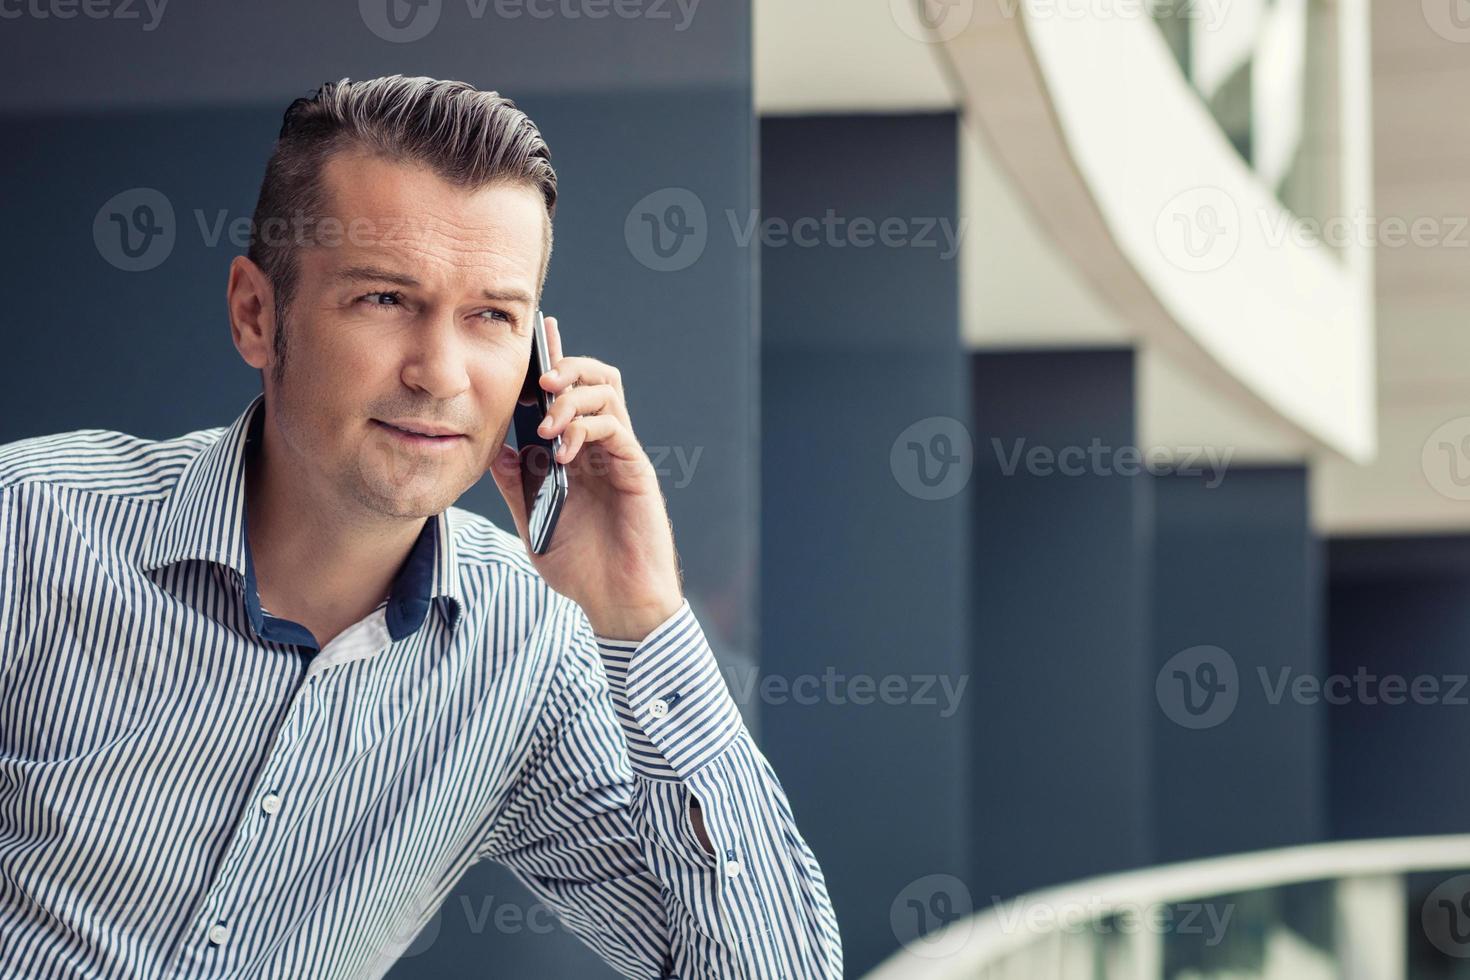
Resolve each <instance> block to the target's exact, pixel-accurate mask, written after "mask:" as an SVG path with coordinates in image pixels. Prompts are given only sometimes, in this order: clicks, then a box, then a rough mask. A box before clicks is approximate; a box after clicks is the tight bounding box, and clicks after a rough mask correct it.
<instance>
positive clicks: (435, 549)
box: [142, 392, 463, 643]
mask: <svg viewBox="0 0 1470 980" xmlns="http://www.w3.org/2000/svg"><path fill="white" fill-rule="evenodd" d="M264 404H265V394H264V393H263V392H262V393H260V394H257V395H256V396H255V397H254V398H253V399H252V400H251V402H250V404H249V405H248V406H246V408H245V410H244V411H243V412H241V413H240V415H239V416H238V417H237V418H236V419H235V421H234V422H233V423H232V424H231V425H230V426H229V427H227V428H226V429H224V430H223V432H222V433H221V434H220V435H219V436H218V437H217V438H216V439H215V441H214V442H212V443H210V444H209V445H207V446H205V447H204V449H203V451H201V452H199V453H198V454H196V455H195V456H194V457H193V458H192V459H190V460H189V461H188V463H186V464H185V465H184V469H183V471H182V472H181V473H180V474H179V479H178V483H177V484H175V486H174V489H173V492H172V493H171V494H169V496H168V498H167V499H166V500H165V501H164V503H163V510H162V512H161V513H160V515H159V521H158V524H157V525H156V529H155V531H154V534H153V537H152V541H151V542H150V544H149V547H148V548H147V549H145V553H144V554H145V557H144V559H143V562H142V567H143V568H144V569H145V570H147V571H152V570H153V569H156V568H162V567H164V566H166V565H172V564H174V563H176V562H181V561H189V560H196V561H209V562H215V563H216V564H220V565H223V566H225V567H226V568H231V569H233V570H234V571H235V572H236V573H237V574H238V575H239V576H240V579H241V581H242V582H243V583H244V585H245V588H244V592H245V601H246V606H247V609H248V610H249V612H250V620H251V625H252V626H254V627H255V630H256V632H257V633H259V634H261V635H262V636H263V638H267V639H270V638H271V637H265V636H264V633H263V630H264V628H265V626H266V624H265V622H264V617H263V614H262V613H261V611H260V595H259V592H258V590H257V588H256V584H255V562H254V560H253V558H252V557H251V555H250V549H249V542H248V540H247V538H246V535H245V462H246V459H247V455H246V449H247V446H248V445H249V444H250V442H251V439H252V437H254V436H256V435H257V434H258V433H259V430H260V426H261V425H262V424H263V422H264V418H265V410H264V407H263V406H264ZM435 598H440V599H443V600H447V601H446V602H444V603H441V604H440V610H441V613H442V614H443V615H444V616H445V618H446V619H447V621H448V622H449V625H450V627H451V628H453V627H454V626H455V625H456V624H457V623H458V621H459V617H460V613H461V611H462V604H463V598H462V597H461V594H460V590H459V571H458V561H457V558H456V555H455V548H454V528H453V526H452V524H451V523H450V519H449V508H445V509H444V510H442V511H440V512H439V513H438V514H435V515H434V516H433V517H431V518H429V519H428V520H427V521H425V522H424V529H423V531H422V532H420V534H419V537H418V540H417V541H416V542H415V543H414V546H413V549H412V550H411V551H410V552H409V556H408V560H407V561H405V562H404V564H403V568H402V569H401V570H400V571H399V573H398V577H397V578H395V579H394V581H393V591H392V593H391V594H390V595H389V597H388V609H387V625H388V633H389V635H390V636H392V638H393V639H394V640H401V639H403V638H404V637H407V636H409V635H411V634H413V633H414V632H415V631H416V630H417V629H418V628H419V627H420V626H421V625H423V622H424V618H425V616H426V614H427V612H428V608H429V606H430V605H431V604H432V600H433V599H435ZM272 620H273V623H272V625H274V623H277V622H283V621H280V620H274V617H272ZM307 635H309V634H307ZM280 638H281V639H282V641H283V642H287V643H298V642H309V641H308V640H307V639H306V638H305V637H304V636H298V637H296V638H292V637H291V636H287V635H285V634H282V635H281V637H280Z"/></svg>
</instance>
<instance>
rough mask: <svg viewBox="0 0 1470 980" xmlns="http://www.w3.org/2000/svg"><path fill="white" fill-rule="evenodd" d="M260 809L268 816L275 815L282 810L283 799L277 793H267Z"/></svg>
mask: <svg viewBox="0 0 1470 980" xmlns="http://www.w3.org/2000/svg"><path fill="white" fill-rule="evenodd" d="M260 808H261V809H262V810H264V811H265V812H266V814H267V815H270V814H274V813H275V812H276V811H277V810H279V809H280V808H281V798H280V797H279V796H277V795H276V794H275V793H267V794H265V797H264V798H263V799H262V800H261V801H260Z"/></svg>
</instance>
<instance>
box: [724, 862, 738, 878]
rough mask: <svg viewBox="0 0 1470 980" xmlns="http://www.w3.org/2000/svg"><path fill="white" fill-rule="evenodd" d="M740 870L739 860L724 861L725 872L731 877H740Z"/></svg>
mask: <svg viewBox="0 0 1470 980" xmlns="http://www.w3.org/2000/svg"><path fill="white" fill-rule="evenodd" d="M740 871H741V867H740V862H739V861H726V862H725V874H726V875H728V876H729V877H731V878H738V877H740Z"/></svg>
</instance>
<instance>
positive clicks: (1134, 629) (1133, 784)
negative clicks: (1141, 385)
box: [969, 350, 1154, 903]
mask: <svg viewBox="0 0 1470 980" xmlns="http://www.w3.org/2000/svg"><path fill="white" fill-rule="evenodd" d="M971 364H972V378H973V381H972V386H973V391H974V410H973V418H974V426H975V431H976V439H975V444H976V445H975V454H976V455H975V496H974V500H975V512H974V530H973V534H972V535H971V539H970V542H971V562H972V565H973V568H974V584H973V588H972V590H971V609H972V616H973V622H974V634H973V637H972V641H971V657H972V665H973V666H972V670H973V672H974V680H973V681H972V687H973V688H974V700H973V701H972V706H973V720H974V735H973V739H972V748H973V756H972V759H971V762H970V767H969V772H970V774H971V778H972V781H973V785H974V803H973V810H972V811H971V815H970V816H971V819H970V826H971V828H972V834H973V837H972V839H973V846H974V861H973V864H974V871H973V880H974V886H973V887H974V888H975V890H976V893H977V894H976V900H977V902H984V903H989V902H991V901H992V900H993V899H994V898H996V897H1000V898H1004V897H1007V896H1011V895H1015V894H1017V893H1020V892H1023V891H1027V890H1030V889H1033V888H1038V887H1041V886H1045V885H1051V884H1057V883H1059V882H1064V881H1070V880H1072V879H1076V878H1081V877H1086V876H1088V875H1091V874H1100V873H1104V872H1109V871H1115V870H1120V869H1124V868H1131V867H1136V866H1139V865H1142V864H1146V863H1147V862H1148V857H1149V848H1148V842H1149V836H1150V827H1151V822H1152V810H1151V790H1150V786H1149V749H1150V734H1151V733H1150V725H1151V722H1152V718H1153V714H1154V712H1153V708H1152V704H1153V691H1152V685H1151V684H1150V683H1149V675H1150V673H1151V671H1150V668H1149V659H1150V658H1149V653H1148V650H1149V647H1148V635H1149V605H1148V589H1149V585H1150V576H1149V567H1150V559H1151V550H1150V533H1151V526H1152V502H1151V498H1152V492H1151V491H1152V485H1151V482H1150V480H1149V478H1148V476H1147V474H1146V473H1144V472H1142V471H1141V468H1139V467H1137V466H1134V465H1131V464H1130V463H1129V462H1128V460H1127V459H1126V458H1124V459H1123V460H1122V461H1121V462H1122V464H1123V465H1122V466H1119V462H1120V460H1119V458H1118V456H1117V453H1118V451H1119V450H1121V449H1124V448H1126V447H1131V446H1134V445H1135V444H1136V442H1135V435H1134V433H1135V423H1134V408H1133V406H1134V355H1133V353H1132V352H1131V351H1126V350H1073V351H1057V352H1006V353H983V354H977V355H975V356H974V357H973V358H972V360H971ZM1120 470H1122V471H1123V472H1120Z"/></svg>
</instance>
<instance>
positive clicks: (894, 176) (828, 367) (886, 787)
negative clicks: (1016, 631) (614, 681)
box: [760, 114, 974, 976]
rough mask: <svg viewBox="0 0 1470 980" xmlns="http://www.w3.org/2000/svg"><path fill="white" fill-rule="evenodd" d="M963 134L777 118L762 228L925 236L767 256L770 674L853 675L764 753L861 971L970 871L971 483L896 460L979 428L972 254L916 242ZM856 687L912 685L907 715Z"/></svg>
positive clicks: (770, 713) (771, 737)
mask: <svg viewBox="0 0 1470 980" xmlns="http://www.w3.org/2000/svg"><path fill="white" fill-rule="evenodd" d="M955 127H956V120H955V117H954V116H953V115H949V114H943V115H923V116H881V115H879V116H848V117H827V116H820V117H802V118H799V119H787V118H782V119H766V120H763V121H762V124H761V208H762V217H764V218H765V219H767V220H770V221H773V222H782V223H792V226H793V227H794V223H795V222H796V221H798V220H799V219H801V218H817V219H821V218H823V217H824V216H825V215H826V213H827V210H828V209H831V210H832V211H833V213H834V218H840V219H842V220H843V221H844V222H849V223H850V222H852V221H853V220H854V219H857V218H868V219H870V220H872V221H874V222H880V221H882V220H883V219H884V218H889V217H894V218H900V219H902V220H903V221H904V222H905V223H906V224H907V226H908V227H912V228H914V229H915V231H914V234H913V235H912V236H904V240H905V241H907V242H908V243H909V244H907V245H902V246H899V245H893V246H889V245H882V244H878V243H876V242H875V243H873V244H872V245H869V246H863V247H858V246H855V245H853V244H851V243H848V242H847V240H846V239H845V238H844V237H843V235H844V234H845V233H843V232H838V231H836V230H834V233H833V237H832V238H831V239H830V240H829V239H827V238H826V236H825V234H823V235H822V237H821V239H820V242H819V243H818V244H815V245H811V246H803V245H799V244H797V243H796V242H794V241H785V242H784V243H783V242H782V241H781V240H780V239H773V241H772V243H771V244H769V245H765V246H763V247H762V248H761V267H760V268H761V306H762V311H761V322H762V328H763V331H764V333H763V337H762V345H761V374H762V385H761V468H762V469H761V474H762V476H761V487H762V491H761V506H762V514H761V522H760V525H761V571H760V582H761V609H762V617H761V650H762V664H761V666H762V673H763V674H765V675H766V676H767V677H769V678H771V679H772V682H773V683H776V682H779V683H782V684H791V683H795V682H797V680H798V679H799V678H802V677H816V678H822V677H823V676H824V675H826V674H828V673H829V672H830V673H831V675H832V676H833V678H834V680H833V682H832V686H831V687H830V688H829V689H828V690H830V691H832V692H834V693H833V694H828V693H824V694H823V695H822V696H821V697H820V698H818V699H816V702H815V703H809V704H799V703H796V702H795V701H794V700H792V699H790V698H787V697H786V696H784V695H782V694H780V693H776V694H775V695H774V697H773V698H771V699H770V702H769V703H765V704H763V706H762V712H763V717H764V719H765V721H764V725H763V732H764V742H765V746H766V752H767V755H768V756H769V757H770V758H771V761H772V763H773V764H774V765H775V767H776V770H777V771H778V772H779V773H781V775H782V781H783V784H784V785H785V787H786V790H787V792H788V793H789V795H790V797H791V800H792V805H793V807H794V808H795V812H796V815H797V818H798V819H799V820H800V821H801V822H802V826H803V828H804V831H805V833H806V835H807V837H808V840H809V841H810V843H811V845H812V848H813V850H814V851H815V852H816V854H817V857H818V858H819V859H820V860H822V862H823V869H824V871H825V872H826V875H827V884H828V887H829V889H830V891H831V894H832V901H833V904H834V906H835V908H836V910H837V915H838V919H839V921H840V923H841V925H842V932H843V945H844V951H845V959H846V965H847V971H848V975H849V976H860V975H862V973H863V972H865V971H866V970H867V969H869V968H870V967H872V966H873V965H874V964H875V963H876V962H877V961H878V960H879V959H881V958H882V957H884V956H887V955H888V954H890V953H891V952H892V951H893V950H894V949H895V948H896V947H897V945H898V943H899V941H900V940H901V939H906V938H912V937H913V935H914V934H915V933H914V930H913V926H914V923H913V922H911V921H906V920H905V918H904V917H906V916H910V915H911V914H912V913H911V912H910V910H909V907H908V906H907V904H906V900H907V899H909V898H915V899H917V900H919V901H920V902H922V903H923V904H924V905H925V906H926V907H927V906H929V905H930V904H932V903H933V902H934V901H936V900H938V901H950V902H951V907H957V906H958V903H959V895H958V889H957V888H956V887H955V885H954V884H953V882H948V879H935V878H931V877H930V876H932V875H950V876H953V877H954V878H955V879H958V880H960V881H961V882H962V881H963V879H964V878H965V876H966V873H967V872H966V852H967V848H966V836H967V833H968V822H967V820H966V818H965V812H966V810H967V808H968V806H969V804H968V790H967V779H966V776H965V757H966V745H965V742H966V740H967V736H968V726H967V722H966V720H965V719H966V717H967V714H968V711H967V709H968V703H969V699H970V698H972V697H973V696H974V691H973V685H971V687H970V688H957V687H956V685H958V684H959V683H961V678H962V676H963V675H964V674H965V672H966V667H965V659H966V642H965V633H966V619H967V617H966V611H965V604H966V598H967V593H966V586H965V582H966V571H965V568H966V546H965V540H966V519H967V517H966V515H967V508H968V487H967V486H965V484H964V481H963V480H962V479H959V480H957V481H955V485H954V486H952V487H942V488H941V489H946V490H953V492H952V493H950V494H949V495H947V496H945V497H942V498H940V499H920V498H919V497H916V496H914V495H913V494H912V493H911V492H910V489H911V488H914V487H916V486H922V485H921V484H917V483H916V477H915V473H914V472H913V470H912V462H911V459H912V457H910V456H909V455H908V453H907V450H906V448H904V447H900V453H899V456H898V458H897V460H895V459H894V458H893V453H892V449H893V446H894V443H895V440H897V439H898V437H899V436H900V433H902V432H904V431H905V430H906V429H908V428H909V427H911V426H913V425H915V424H916V423H919V424H922V423H923V420H925V419H949V420H952V421H953V420H963V419H964V418H965V415H966V409H967V396H966V393H965V380H966V379H965V376H964V355H963V353H962V351H961V350H960V349H959V343H958V336H959V330H958V283H959V281H958V267H957V264H956V260H955V259H954V258H953V257H950V258H944V257H942V254H941V253H942V251H943V250H942V249H938V248H930V247H927V246H923V245H918V244H915V243H916V241H917V240H918V237H919V235H920V231H919V230H918V229H917V223H918V219H925V218H928V219H935V220H936V222H937V219H939V218H945V219H947V220H948V221H950V222H951V223H952V222H953V221H954V219H955V214H956V206H957V205H956V187H957V183H956V161H955V154H956V143H955V137H956V128H955ZM895 147H902V148H903V152H894V148H895ZM773 227H776V226H774V225H773ZM834 229H835V225H834ZM807 240H810V238H808V239H807ZM856 240H857V241H860V240H862V239H861V238H859V239H856ZM890 241H893V242H897V241H899V237H898V236H892V237H890ZM839 242H840V243H844V244H836V243H839ZM955 424H956V425H961V424H962V423H961V422H958V421H955ZM906 467H907V471H906ZM961 476H962V474H961ZM838 675H840V676H841V678H842V680H840V681H839V680H837V677H838ZM859 677H866V678H869V679H870V680H871V681H872V683H873V684H875V685H876V684H878V683H880V682H881V681H882V679H884V678H894V679H893V680H890V681H889V682H888V683H889V684H890V688H889V692H890V697H889V699H888V701H885V700H884V699H882V698H881V697H879V696H877V695H875V694H874V691H873V690H872V689H867V688H866V687H862V686H859V685H860V684H866V683H867V682H865V681H863V682H860V681H858V680H857V678H859ZM941 677H942V678H943V679H945V680H947V681H948V682H949V683H950V684H951V690H957V692H958V695H957V698H956V699H954V700H953V701H948V702H947V701H946V699H945V695H944V694H943V693H942V691H939V690H938V685H939V683H940V682H939V678H941ZM925 678H929V680H928V681H926V680H925ZM926 683H929V684H933V685H935V687H933V688H926V689H925V690H927V692H928V693H927V694H926V693H924V691H921V690H920V686H921V685H923V684H926ZM900 686H901V687H902V689H903V692H904V693H902V694H901V693H900ZM803 690H805V689H803ZM865 692H866V693H865ZM930 698H933V699H935V700H936V702H937V703H923V702H924V701H926V700H928V699H930ZM865 701H871V703H864V702H865ZM946 704H949V705H957V708H955V709H954V710H949V711H948V715H947V716H944V713H945V711H946V710H947V709H946ZM947 882H948V883H947ZM894 915H897V916H898V917H899V918H898V919H897V920H895V918H894ZM930 924H931V925H932V922H931V923H930Z"/></svg>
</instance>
